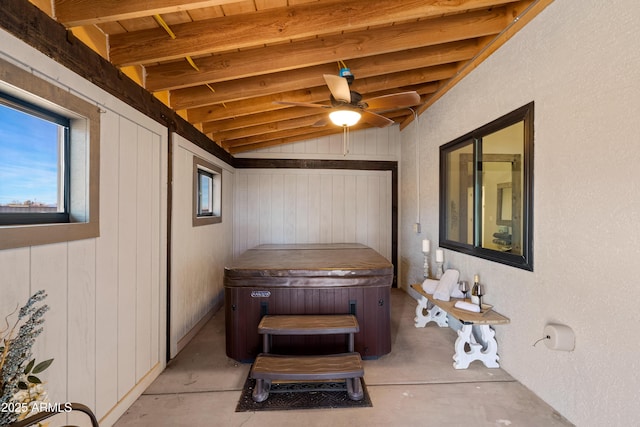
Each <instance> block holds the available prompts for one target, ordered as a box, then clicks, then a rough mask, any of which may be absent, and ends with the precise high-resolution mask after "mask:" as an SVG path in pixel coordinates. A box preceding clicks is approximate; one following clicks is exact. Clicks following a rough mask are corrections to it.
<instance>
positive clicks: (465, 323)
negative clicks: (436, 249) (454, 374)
mask: <svg viewBox="0 0 640 427" xmlns="http://www.w3.org/2000/svg"><path fill="white" fill-rule="evenodd" d="M411 288H412V289H413V290H414V291H416V292H417V293H418V294H420V299H419V300H418V306H417V307H416V317H415V319H414V320H415V327H416V328H421V327H422V328H423V327H425V326H426V325H427V323H429V322H436V324H437V325H438V326H440V327H448V326H449V316H451V317H453V318H454V319H456V320H457V321H459V322H460V324H461V325H462V327H461V328H460V329H459V330H458V338H457V339H456V342H455V344H454V350H455V353H454V355H453V367H454V368H455V369H467V368H468V367H469V364H470V363H471V362H473V361H474V360H480V361H482V363H484V365H485V366H486V367H487V368H499V367H500V365H499V364H498V360H499V359H500V357H499V356H498V342H497V341H496V339H495V335H496V333H495V331H494V330H493V329H492V326H493V325H501V324H507V323H509V322H510V320H509V319H508V318H507V317H505V316H503V315H502V314H500V313H498V312H496V311H494V310H483V312H481V313H474V312H472V311H467V310H462V309H459V308H456V307H455V303H456V302H457V301H462V299H459V298H451V299H450V300H449V301H441V300H437V299H435V298H433V295H430V294H428V293H426V292H425V291H424V290H423V289H422V286H421V285H420V284H414V285H411ZM429 303H431V307H429ZM483 305H484V304H483ZM467 348H468V349H469V351H467V350H466V349H467Z"/></svg>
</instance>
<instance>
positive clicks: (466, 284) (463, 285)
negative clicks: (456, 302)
mask: <svg viewBox="0 0 640 427" xmlns="http://www.w3.org/2000/svg"><path fill="white" fill-rule="evenodd" d="M459 286H460V292H462V300H465V299H467V292H469V282H467V281H466V280H462V281H461V282H460V285H459Z"/></svg>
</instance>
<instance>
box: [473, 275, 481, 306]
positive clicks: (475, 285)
mask: <svg viewBox="0 0 640 427" xmlns="http://www.w3.org/2000/svg"><path fill="white" fill-rule="evenodd" d="M479 284H480V276H478V275H477V274H476V275H475V276H473V287H472V288H471V302H472V303H473V304H478V303H479V302H480V298H478V285H479Z"/></svg>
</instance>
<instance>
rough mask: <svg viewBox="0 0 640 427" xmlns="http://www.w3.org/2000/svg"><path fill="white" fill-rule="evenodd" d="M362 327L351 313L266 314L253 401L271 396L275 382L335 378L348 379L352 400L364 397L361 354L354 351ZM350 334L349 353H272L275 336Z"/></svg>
mask: <svg viewBox="0 0 640 427" xmlns="http://www.w3.org/2000/svg"><path fill="white" fill-rule="evenodd" d="M359 330H360V327H359V325H358V321H357V319H356V317H355V316H353V315H351V314H345V315H341V314H340V315H266V316H264V317H263V318H262V320H261V321H260V323H259V324H258V333H259V334H262V335H263V353H260V354H259V355H258V356H257V357H256V360H255V362H254V364H253V366H252V368H251V378H253V379H255V380H256V385H255V388H254V390H253V400H254V401H256V402H263V401H265V400H266V399H267V398H268V397H269V391H270V388H271V383H272V382H273V381H276V382H277V381H331V380H345V382H346V385H347V393H348V395H349V398H350V399H352V400H361V399H362V398H363V397H364V392H363V390H362V383H361V381H360V378H362V377H363V376H364V368H363V367H362V358H361V357H360V353H356V352H354V351H353V349H354V338H353V335H354V334H355V333H356V332H358V331H359ZM328 334H348V335H349V340H348V353H342V354H330V355H323V356H298V355H278V354H270V353H269V351H270V346H271V345H270V339H271V336H272V335H328Z"/></svg>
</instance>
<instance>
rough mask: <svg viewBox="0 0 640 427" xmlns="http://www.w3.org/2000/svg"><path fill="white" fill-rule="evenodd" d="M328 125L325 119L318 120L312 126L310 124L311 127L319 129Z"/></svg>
mask: <svg viewBox="0 0 640 427" xmlns="http://www.w3.org/2000/svg"><path fill="white" fill-rule="evenodd" d="M328 124H329V122H328V121H327V119H320V120H318V121H317V122H315V123H314V124H312V125H311V127H314V128H321V127H324V126H326V125H328Z"/></svg>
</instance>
